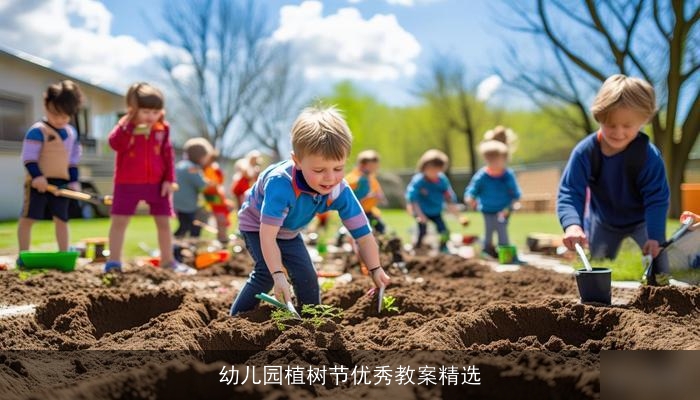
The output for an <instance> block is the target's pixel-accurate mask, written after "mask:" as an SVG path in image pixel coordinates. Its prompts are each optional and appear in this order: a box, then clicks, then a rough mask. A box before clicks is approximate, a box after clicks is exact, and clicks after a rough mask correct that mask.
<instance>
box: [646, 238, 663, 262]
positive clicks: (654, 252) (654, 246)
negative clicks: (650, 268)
mask: <svg viewBox="0 0 700 400" xmlns="http://www.w3.org/2000/svg"><path fill="white" fill-rule="evenodd" d="M660 252H661V246H659V242H658V241H656V240H651V239H649V240H647V242H646V243H644V247H642V253H643V254H644V255H647V254H650V255H651V256H652V257H654V258H656V257H657V256H658V255H659V253H660Z"/></svg>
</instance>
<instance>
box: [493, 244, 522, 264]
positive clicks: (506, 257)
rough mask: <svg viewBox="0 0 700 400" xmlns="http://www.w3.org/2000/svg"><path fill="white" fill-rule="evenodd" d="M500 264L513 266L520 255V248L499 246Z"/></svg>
mask: <svg viewBox="0 0 700 400" xmlns="http://www.w3.org/2000/svg"><path fill="white" fill-rule="evenodd" d="M496 250H497V251H498V262H499V263H500V264H513V262H514V261H515V260H516V257H517V255H518V248H517V247H515V246H511V245H506V246H498V247H497V248H496Z"/></svg>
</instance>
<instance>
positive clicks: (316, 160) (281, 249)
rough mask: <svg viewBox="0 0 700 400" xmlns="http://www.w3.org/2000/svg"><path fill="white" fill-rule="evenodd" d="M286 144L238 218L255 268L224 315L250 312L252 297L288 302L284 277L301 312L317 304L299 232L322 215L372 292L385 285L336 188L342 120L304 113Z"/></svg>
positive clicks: (344, 151)
mask: <svg viewBox="0 0 700 400" xmlns="http://www.w3.org/2000/svg"><path fill="white" fill-rule="evenodd" d="M291 139H292V148H293V151H292V159H291V160H286V161H282V162H280V163H277V164H274V165H271V166H270V167H268V168H267V169H266V170H265V171H263V172H262V173H261V174H260V177H259V178H258V180H257V182H256V183H255V185H253V188H252V189H251V192H250V194H249V195H248V196H247V198H246V201H245V202H244V204H243V207H242V208H241V210H240V212H239V213H238V216H239V226H240V230H241V234H242V236H243V238H244V240H245V242H246V247H247V248H248V251H249V252H250V255H251V257H252V258H253V260H254V261H255V266H254V269H253V272H251V274H250V277H249V278H248V280H247V281H246V283H245V286H244V287H243V288H242V289H241V291H240V292H239V293H238V296H237V297H236V299H235V300H234V302H233V304H232V306H231V315H235V314H237V313H239V312H243V311H248V310H252V309H253V308H254V307H255V306H256V305H257V304H258V300H257V299H256V298H255V295H256V294H258V293H261V292H264V293H267V292H268V291H269V290H270V289H273V288H274V293H275V296H276V297H277V299H279V300H281V301H282V302H285V303H286V302H287V301H290V300H291V299H292V297H291V290H290V288H289V282H288V281H287V275H289V278H290V279H291V281H292V284H293V285H294V292H295V294H296V297H297V300H298V301H299V302H300V303H301V304H302V305H303V304H312V305H313V304H319V303H320V302H321V299H320V292H319V286H318V278H317V275H316V270H315V269H314V266H313V263H312V261H311V258H310V257H309V253H308V251H307V250H306V246H305V245H304V242H303V240H302V238H301V236H300V235H299V231H300V230H301V229H302V228H304V227H305V226H306V225H307V224H308V223H309V222H310V221H311V220H312V219H313V218H314V216H315V215H316V214H318V213H321V212H325V211H328V210H336V211H338V214H339V216H340V218H341V220H342V222H343V225H345V227H346V228H347V229H348V231H349V232H350V234H351V235H352V237H353V238H354V239H355V240H356V241H357V244H358V247H359V253H360V255H361V258H362V260H363V261H364V262H365V263H366V264H367V265H368V266H369V270H370V273H371V276H372V280H373V281H374V284H375V285H376V286H377V287H384V286H386V285H387V284H388V283H389V276H388V275H387V274H386V273H385V272H384V269H383V268H382V267H381V264H380V262H379V249H378V246H377V242H376V241H375V239H374V236H373V235H372V233H371V228H370V226H369V222H368V221H367V217H366V216H365V215H364V213H363V212H362V207H361V206H360V203H359V202H358V201H357V198H356V197H355V196H354V195H353V193H352V190H351V189H350V187H348V186H347V184H346V183H345V182H344V181H343V171H344V169H345V162H346V160H347V157H348V154H349V153H350V147H351V144H352V134H351V133H350V129H349V128H348V126H347V124H346V122H345V120H344V119H343V117H342V116H341V115H340V113H339V112H338V111H337V110H336V109H335V108H333V107H329V108H308V109H306V110H304V111H302V113H301V114H300V115H299V116H298V117H297V119H296V121H295V122H294V125H293V126H292V131H291ZM285 270H286V273H285Z"/></svg>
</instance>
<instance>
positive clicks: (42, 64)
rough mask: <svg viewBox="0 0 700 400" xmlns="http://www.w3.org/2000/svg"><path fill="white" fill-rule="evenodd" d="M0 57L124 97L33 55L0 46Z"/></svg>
mask: <svg viewBox="0 0 700 400" xmlns="http://www.w3.org/2000/svg"><path fill="white" fill-rule="evenodd" d="M0 56H6V57H11V58H14V59H17V60H19V61H21V62H23V63H26V64H29V65H31V66H33V67H35V68H39V69H43V70H45V71H49V72H53V73H56V74H59V75H62V76H64V77H66V79H70V80H72V81H74V82H76V83H78V84H79V85H80V86H89V87H91V88H93V89H96V90H99V91H101V92H105V93H107V94H110V95H114V96H119V97H122V96H124V94H123V93H119V92H117V91H116V90H114V89H110V88H107V87H104V86H100V85H96V84H94V83H90V82H88V81H86V80H83V79H80V78H78V77H75V76H72V75H70V74H67V73H65V72H63V71H60V70H57V69H55V68H52V67H51V64H52V62H51V61H49V60H46V59H44V58H41V57H37V56H35V55H32V54H29V53H26V52H23V51H21V50H17V49H13V48H10V47H7V46H4V45H0Z"/></svg>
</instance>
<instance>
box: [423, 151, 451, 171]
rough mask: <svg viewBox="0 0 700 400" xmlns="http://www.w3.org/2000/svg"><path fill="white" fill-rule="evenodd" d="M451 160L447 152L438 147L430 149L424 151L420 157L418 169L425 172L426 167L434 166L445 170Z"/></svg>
mask: <svg viewBox="0 0 700 400" xmlns="http://www.w3.org/2000/svg"><path fill="white" fill-rule="evenodd" d="M449 162H450V158H449V157H447V154H445V153H443V152H442V151H440V150H437V149H430V150H428V151H426V152H425V153H423V155H422V156H420V158H419V159H418V165H417V168H418V171H421V172H423V170H425V168H426V167H428V166H433V167H438V168H440V169H442V170H443V171H444V170H446V169H447V165H448V164H449Z"/></svg>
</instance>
